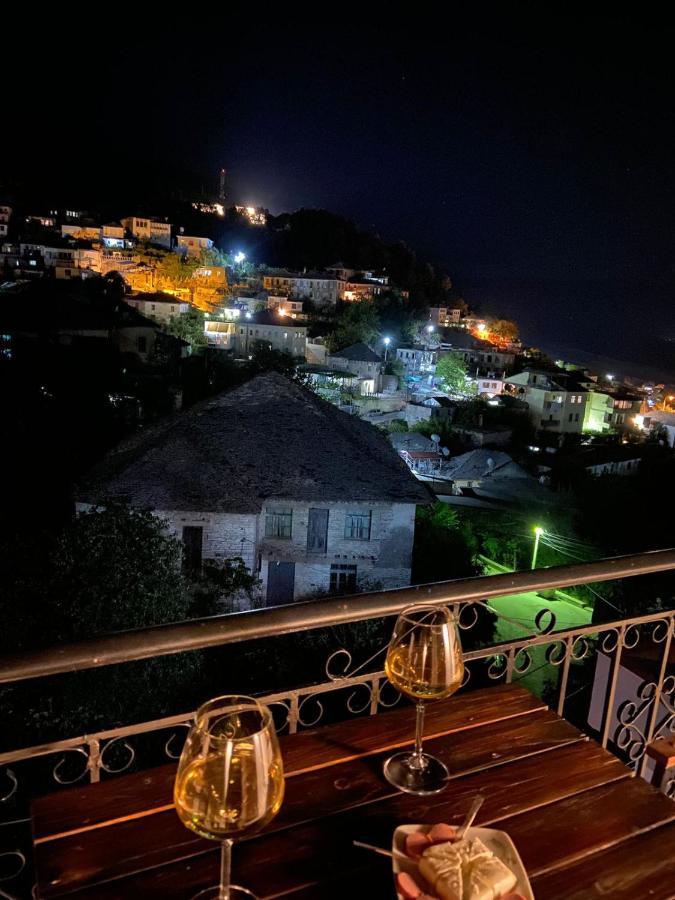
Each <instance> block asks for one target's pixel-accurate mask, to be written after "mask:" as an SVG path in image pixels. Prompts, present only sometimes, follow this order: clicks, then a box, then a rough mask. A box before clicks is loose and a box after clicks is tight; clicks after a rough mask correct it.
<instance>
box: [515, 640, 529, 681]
mask: <svg viewBox="0 0 675 900" xmlns="http://www.w3.org/2000/svg"><path fill="white" fill-rule="evenodd" d="M532 662H533V660H532V654H531V653H530V651H529V650H528V649H527V647H521V648H520V650H518V651H517V653H516V654H515V656H514V657H513V671H514V672H515V673H516V675H525V674H526V673H527V672H529V670H530V667H531V666H532Z"/></svg>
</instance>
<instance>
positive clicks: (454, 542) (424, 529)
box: [412, 502, 497, 647]
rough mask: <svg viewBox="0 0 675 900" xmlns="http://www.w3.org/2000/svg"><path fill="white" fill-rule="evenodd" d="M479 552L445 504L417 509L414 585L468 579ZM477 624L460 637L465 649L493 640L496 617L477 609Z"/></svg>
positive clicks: (482, 608) (469, 534) (466, 529)
mask: <svg viewBox="0 0 675 900" xmlns="http://www.w3.org/2000/svg"><path fill="white" fill-rule="evenodd" d="M477 551H478V546H477V542H476V540H475V538H474V537H473V535H472V533H471V529H470V528H467V527H466V526H465V524H464V522H463V521H462V520H461V519H460V517H459V515H458V513H457V511H456V510H455V509H453V508H452V507H451V506H449V505H448V504H447V503H440V502H437V503H435V504H434V505H433V506H420V507H418V509H417V518H416V520H415V544H414V547H413V571H412V580H413V584H427V583H430V582H434V581H448V580H451V579H453V578H468V577H470V576H472V575H476V574H477V572H478V569H477V566H476V565H475V563H474V561H473V558H474V555H475V554H476V552H477ZM477 610H478V621H477V623H476V625H475V626H474V627H473V628H471V629H470V631H468V632H466V633H465V634H463V635H462V641H463V643H464V644H465V646H466V647H469V646H476V644H489V643H491V642H492V641H493V640H494V634H495V627H496V622H497V620H496V616H495V615H494V614H493V613H491V612H490V611H489V610H487V609H486V608H484V607H477Z"/></svg>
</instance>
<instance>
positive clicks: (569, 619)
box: [486, 568, 593, 696]
mask: <svg viewBox="0 0 675 900" xmlns="http://www.w3.org/2000/svg"><path fill="white" fill-rule="evenodd" d="M496 571H504V570H503V569H502V568H499V569H497V568H495V569H494V570H490V569H489V568H488V569H487V571H486V574H494V572H496ZM489 602H490V606H491V608H492V609H493V610H494V611H495V612H496V613H497V614H498V615H499V614H501V615H500V617H499V619H498V621H497V634H496V640H498V641H515V640H519V639H520V638H523V637H527V636H528V635H531V634H534V633H536V626H535V618H536V616H537V613H538V612H539V610H541V609H550V610H551V611H552V612H553V613H554V614H555V617H556V623H555V630H556V631H560V630H561V629H566V628H577V627H580V626H583V625H588V624H589V623H590V621H591V616H592V615H593V610H592V609H589V608H585V607H583V606H577V605H576V604H575V603H569V602H567V601H566V600H546V599H544V598H543V597H541V596H539V594H536V593H533V592H528V593H526V594H513V595H512V596H510V597H499V598H496V599H492V600H490V601H489ZM501 616H508V617H509V618H510V619H513V620H517V622H516V621H508V620H507V619H504V618H501ZM530 652H531V654H532V665H531V666H530V669H529V672H528V673H527V674H525V675H523V676H518V675H514V681H515V680H516V679H518V680H519V681H520V682H521V683H522V684H523V685H524V687H526V688H528V690H530V691H532V692H533V693H535V694H537V695H538V696H541V691H542V688H543V686H544V683H545V682H546V680H547V679H551V678H553V677H554V676H555V672H554V671H553V667H552V666H549V665H548V664H547V663H546V658H545V653H546V646H545V645H544V646H543V647H535V648H534V649H533V650H531V651H530Z"/></svg>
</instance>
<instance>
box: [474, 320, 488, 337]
mask: <svg viewBox="0 0 675 900" xmlns="http://www.w3.org/2000/svg"><path fill="white" fill-rule="evenodd" d="M476 330H477V331H478V332H479V334H485V332H486V331H487V325H486V324H485V322H479V323H478V325H477V326H476Z"/></svg>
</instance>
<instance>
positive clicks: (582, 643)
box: [570, 634, 593, 662]
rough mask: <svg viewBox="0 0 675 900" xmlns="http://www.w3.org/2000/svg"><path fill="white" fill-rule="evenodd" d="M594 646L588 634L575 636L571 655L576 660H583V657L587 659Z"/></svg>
mask: <svg viewBox="0 0 675 900" xmlns="http://www.w3.org/2000/svg"><path fill="white" fill-rule="evenodd" d="M592 647H593V644H592V642H591V641H590V640H589V639H588V638H587V637H586V635H584V634H581V635H579V637H577V638H575V639H574V640H573V641H572V647H571V649H570V656H571V658H572V660H573V661H574V662H581V660H582V659H586V657H587V656H588V654H589V653H590V652H591V649H592Z"/></svg>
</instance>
